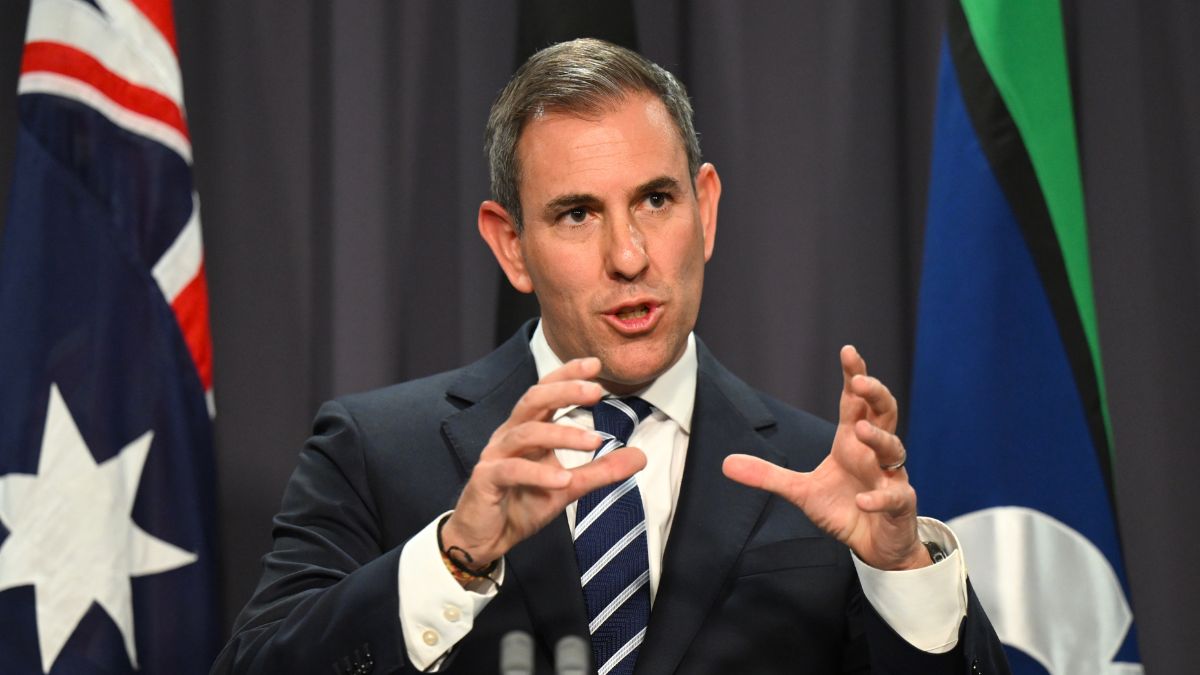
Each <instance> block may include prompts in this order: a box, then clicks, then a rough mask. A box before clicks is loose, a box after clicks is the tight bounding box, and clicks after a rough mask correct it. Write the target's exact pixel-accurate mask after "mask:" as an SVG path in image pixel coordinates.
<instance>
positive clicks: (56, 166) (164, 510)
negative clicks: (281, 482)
mask: <svg viewBox="0 0 1200 675" xmlns="http://www.w3.org/2000/svg"><path fill="white" fill-rule="evenodd" d="M18 89H19V96H18V98H17V101H18V107H19V119H20V125H19V129H18V136H17V147H16V166H15V170H14V172H13V175H14V180H13V186H12V192H11V197H10V200H11V201H10V205H9V211H8V220H7V224H6V226H5V229H4V238H3V241H2V242H0V419H2V423H0V526H2V527H0V537H2V538H3V539H2V541H0V671H2V672H4V673H6V674H8V673H18V674H23V673H64V674H66V673H122V672H140V673H150V674H157V673H162V674H171V675H178V674H187V673H206V672H208V669H209V665H210V664H211V662H212V659H213V657H214V656H215V653H216V648H217V646H218V640H219V635H218V630H219V627H218V623H217V614H216V588H215V583H214V573H215V565H214V562H215V559H214V550H213V542H214V539H215V537H214V497H213V473H214V467H213V455H212V428H211V427H212V423H211V415H212V414H213V405H212V374H211V373H212V356H211V347H210V337H209V329H208V298H207V290H206V288H205V277H204V256H203V249H202V246H201V240H200V220H199V212H198V207H197V202H196V197H195V194H194V192H193V187H192V173H191V143H190V140H189V138H188V132H187V126H186V124H185V122H184V112H183V92H182V89H181V81H180V72H179V64H178V60H177V57H176V49H175V30H174V25H173V19H172V16H171V2H170V0H32V3H31V6H30V13H29V25H28V30H27V35H26V44H25V53H24V59H23V62H22V64H21V75H20V83H19V87H18Z"/></svg>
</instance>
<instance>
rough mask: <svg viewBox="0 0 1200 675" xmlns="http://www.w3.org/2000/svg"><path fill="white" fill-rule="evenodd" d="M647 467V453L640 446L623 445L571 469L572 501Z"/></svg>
mask: <svg viewBox="0 0 1200 675" xmlns="http://www.w3.org/2000/svg"><path fill="white" fill-rule="evenodd" d="M644 468H646V453H644V452H642V451H641V450H640V449H639V448H634V447H629V446H626V447H623V448H619V449H617V450H614V451H612V452H610V453H608V454H607V455H605V456H603V457H601V458H600V459H597V460H595V461H593V462H588V463H587V464H584V465H583V466H580V467H576V468H574V469H571V472H570V473H571V486H570V489H569V490H568V491H567V493H568V497H569V499H570V500H571V501H574V500H576V499H579V498H580V497H582V496H583V495H586V494H587V493H589V492H591V491H592V490H595V489H596V488H599V487H603V486H605V485H611V484H613V483H618V482H621V481H623V480H626V479H627V478H629V477H630V476H632V475H633V474H635V473H637V472H638V471H641V470H642V469H644Z"/></svg>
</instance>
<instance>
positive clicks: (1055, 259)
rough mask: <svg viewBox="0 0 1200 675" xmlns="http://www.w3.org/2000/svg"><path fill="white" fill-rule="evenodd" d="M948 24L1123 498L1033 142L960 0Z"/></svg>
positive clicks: (976, 116)
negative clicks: (1026, 136)
mask: <svg viewBox="0 0 1200 675" xmlns="http://www.w3.org/2000/svg"><path fill="white" fill-rule="evenodd" d="M947 28H948V30H947V39H948V41H949V46H950V53H951V58H952V59H953V61H954V68H955V71H956V74H957V76H958V81H959V88H960V89H961V91H962V96H963V102H964V104H965V105H966V108H967V113H968V115H969V116H970V117H971V124H972V126H973V127H974V129H975V135H976V138H977V139H978V141H979V145H980V149H981V150H982V151H983V153H984V155H985V156H986V157H987V160H988V164H989V165H990V167H991V169H992V173H993V174H994V176H995V177H996V180H997V181H998V182H999V184H1000V188H1001V190H1002V191H1003V192H1004V196H1005V198H1006V200H1007V201H1008V203H1009V207H1010V208H1011V209H1012V212H1013V216H1014V217H1015V218H1016V220H1017V224H1018V225H1019V226H1020V228H1021V232H1022V235H1023V237H1024V239H1025V243H1026V245H1027V246H1028V247H1029V253H1030V255H1031V256H1032V257H1033V262H1034V265H1035V266H1036V267H1037V270H1038V276H1039V277H1040V278H1041V282H1042V287H1043V289H1044V290H1045V293H1046V299H1047V300H1048V301H1049V302H1050V307H1051V311H1052V312H1053V313H1054V316H1055V320H1056V323H1057V324H1058V331H1059V336H1060V338H1061V339H1062V344H1063V349H1064V350H1065V351H1066V355H1067V361H1068V362H1069V363H1070V365H1071V372H1072V373H1073V374H1074V379H1075V387H1076V390H1077V391H1078V392H1079V398H1080V401H1081V403H1082V405H1083V412H1084V414H1085V416H1086V418H1087V425H1088V429H1089V432H1090V435H1091V437H1092V442H1093V444H1094V446H1095V449H1096V461H1097V463H1098V466H1099V468H1100V470H1101V473H1102V474H1103V476H1104V482H1105V486H1106V487H1107V489H1108V492H1109V498H1110V500H1115V494H1114V492H1113V483H1112V462H1111V461H1110V458H1111V451H1110V448H1111V447H1112V446H1111V440H1110V438H1109V434H1108V433H1107V428H1106V419H1105V416H1104V414H1103V407H1104V406H1103V399H1102V398H1101V396H1100V389H1099V383H1098V382H1097V379H1096V369H1095V367H1094V366H1095V359H1094V358H1093V355H1092V352H1091V349H1090V347H1089V345H1088V341H1087V338H1086V336H1085V334H1084V328H1083V322H1082V317H1081V316H1080V314H1079V310H1078V306H1077V302H1076V299H1075V295H1074V292H1073V291H1072V289H1071V284H1070V281H1069V280H1068V278H1067V267H1066V262H1065V260H1064V258H1063V250H1062V246H1061V245H1060V244H1059V238H1058V235H1057V234H1056V233H1055V230H1054V225H1053V223H1052V221H1051V218H1050V211H1049V208H1048V206H1047V203H1046V195H1045V192H1044V190H1043V189H1042V186H1041V184H1040V183H1039V182H1038V178H1037V175H1036V172H1035V171H1034V168H1033V162H1032V160H1031V158H1030V154H1029V151H1028V148H1027V147H1026V144H1025V141H1024V139H1023V138H1022V137H1021V133H1020V131H1019V130H1018V128H1017V125H1016V122H1015V121H1014V119H1013V116H1012V114H1011V113H1010V112H1009V110H1008V106H1007V104H1006V103H1005V101H1004V98H1003V97H1002V96H1001V95H1000V91H999V89H998V88H997V87H996V84H995V82H994V81H993V80H992V76H991V73H990V72H989V71H988V69H987V66H986V64H985V63H984V62H983V58H982V57H981V56H980V54H979V50H978V48H977V46H976V44H975V37H974V36H973V35H972V33H971V29H970V26H969V25H968V24H967V19H966V16H965V14H964V13H963V10H962V7H961V5H960V4H959V3H957V2H954V3H951V5H950V13H949V17H948V21H947ZM1112 503H1115V501H1113V502H1112Z"/></svg>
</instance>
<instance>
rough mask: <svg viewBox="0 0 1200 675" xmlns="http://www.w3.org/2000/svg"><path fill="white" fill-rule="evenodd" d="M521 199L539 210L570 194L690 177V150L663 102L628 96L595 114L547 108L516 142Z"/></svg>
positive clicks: (636, 95) (680, 179) (656, 99)
mask: <svg viewBox="0 0 1200 675" xmlns="http://www.w3.org/2000/svg"><path fill="white" fill-rule="evenodd" d="M517 157H518V160H519V162H518V163H519V166H520V167H521V201H522V202H523V203H524V204H526V205H528V206H532V207H534V208H536V207H537V206H538V205H539V204H541V203H544V201H545V200H548V199H553V198H554V197H555V196H556V195H560V194H566V193H572V194H575V193H578V194H600V193H603V192H606V191H610V190H614V189H619V188H621V187H622V186H630V185H638V184H641V183H643V182H645V181H646V180H650V179H653V178H658V177H662V176H671V177H674V178H676V179H677V180H679V181H680V182H681V183H682V182H684V181H686V180H687V153H686V152H685V150H684V147H683V141H682V140H681V139H680V137H679V133H678V131H677V130H676V128H675V123H674V120H673V119H672V118H671V115H670V113H668V112H667V109H666V107H665V106H663V104H662V101H660V100H659V99H658V98H657V97H655V96H652V95H647V94H629V95H627V96H625V97H623V98H621V99H618V100H616V101H614V102H613V103H612V104H611V105H610V106H608V107H606V108H605V109H604V110H602V111H601V112H599V113H596V114H576V113H570V112H547V113H543V114H541V115H538V116H536V117H534V118H533V119H531V120H530V121H529V122H528V123H527V124H526V125H525V128H524V129H523V130H522V133H521V138H520V140H519V142H518V143H517Z"/></svg>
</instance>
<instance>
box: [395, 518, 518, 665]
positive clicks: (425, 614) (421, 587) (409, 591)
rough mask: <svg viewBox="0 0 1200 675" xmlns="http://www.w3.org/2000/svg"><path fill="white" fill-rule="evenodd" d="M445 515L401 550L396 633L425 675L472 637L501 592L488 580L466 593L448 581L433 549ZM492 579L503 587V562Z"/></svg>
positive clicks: (411, 659) (409, 658)
mask: <svg viewBox="0 0 1200 675" xmlns="http://www.w3.org/2000/svg"><path fill="white" fill-rule="evenodd" d="M448 514H449V512H447V513H443V514H442V515H440V516H438V517H437V518H435V519H434V521H433V522H432V523H430V524H429V525H427V526H425V529H423V530H421V531H420V532H418V533H417V534H416V535H415V536H414V537H413V538H412V539H409V540H408V542H407V543H405V544H404V548H403V549H401V550H400V565H399V569H398V570H397V575H398V577H397V588H398V589H399V591H400V627H401V629H402V630H403V632H404V647H405V649H406V650H407V652H408V660H409V662H411V663H412V664H413V666H415V667H416V668H417V669H418V670H421V671H424V672H436V671H437V670H438V668H437V666H438V665H439V664H440V662H441V661H442V659H444V658H445V656H446V655H447V654H448V653H449V652H450V650H451V649H452V648H453V647H454V645H456V644H458V641H459V640H462V639H463V638H464V637H466V635H467V633H470V632H471V627H472V626H473V625H474V624H475V617H476V616H477V615H478V614H479V613H480V612H482V611H483V608H484V607H487V604H488V603H489V602H491V600H492V598H494V597H496V592H497V591H498V590H499V589H498V587H497V586H496V584H493V583H491V582H489V581H487V580H483V581H481V582H480V583H479V584H472V585H473V586H476V588H474V589H473V590H467V589H465V588H463V587H462V586H460V585H459V583H458V582H457V581H455V580H454V577H453V576H451V575H450V572H449V570H447V569H446V565H445V564H444V563H443V562H442V555H441V552H440V551H439V550H438V544H437V528H438V523H439V522H441V520H442V518H444V517H445V516H446V515H448ZM492 576H493V577H494V578H495V579H496V581H497V582H500V583H503V581H504V561H503V560H501V561H500V564H499V565H497V567H496V571H495V573H494V574H493V575H492Z"/></svg>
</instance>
